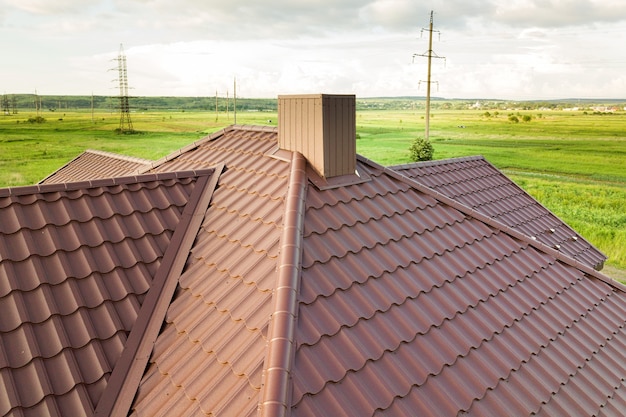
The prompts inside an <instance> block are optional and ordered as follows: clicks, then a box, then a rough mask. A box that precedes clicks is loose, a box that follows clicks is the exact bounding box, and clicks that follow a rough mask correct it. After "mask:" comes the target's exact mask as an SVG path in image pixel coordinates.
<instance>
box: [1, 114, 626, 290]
mask: <svg viewBox="0 0 626 417" xmlns="http://www.w3.org/2000/svg"><path fill="white" fill-rule="evenodd" d="M34 116H36V115H35V114H34V113H33V112H32V111H31V112H28V111H20V112H19V113H18V114H16V115H13V114H11V115H5V116H0V186H19V185H26V184H32V183H35V182H37V181H39V180H41V179H42V178H44V177H45V176H47V175H48V174H50V173H51V172H52V171H54V170H56V169H57V168H59V167H60V166H62V165H63V164H65V163H66V162H68V161H69V160H71V159H72V158H74V157H75V156H77V155H78V154H79V153H81V152H82V151H84V150H85V149H99V150H104V151H109V152H116V153H121V154H126V155H131V156H137V157H142V158H147V159H156V158H159V157H161V156H164V155H166V154H168V153H170V152H171V151H173V150H175V149H178V148H180V147H182V146H184V145H186V144H188V143H190V142H193V141H195V140H197V139H199V138H201V137H203V136H205V135H206V134H208V133H212V132H214V131H216V130H218V129H220V128H223V127H225V126H228V125H230V124H232V123H233V114H232V112H230V113H229V114H228V115H227V114H226V113H225V112H222V113H220V114H219V115H218V116H216V114H215V113H214V112H211V111H206V112H202V111H145V112H136V113H133V114H132V119H133V125H134V128H135V129H136V130H137V131H138V132H139V133H137V134H132V135H125V134H122V135H120V134H116V133H115V128H117V127H118V125H119V116H118V115H117V114H115V113H112V112H111V111H106V110H100V111H95V113H94V115H93V117H92V113H91V112H90V111H87V110H85V111H82V112H81V111H66V112H61V111H56V112H44V113H41V116H43V117H45V119H46V122H45V123H29V122H28V121H27V120H28V119H29V117H34ZM431 116H432V119H431V125H430V127H431V131H430V138H431V141H432V143H433V146H434V148H435V159H443V158H450V157H460V156H469V155H477V154H481V155H484V156H485V157H486V158H487V159H488V160H489V161H490V162H492V163H493V164H494V165H496V166H497V167H498V168H500V169H501V170H503V171H504V172H505V173H506V174H507V175H509V176H510V177H511V178H512V179H513V180H514V181H515V182H517V183H518V184H519V185H520V186H522V187H523V188H524V189H526V190H527V191H528V192H529V193H530V194H531V195H533V196H534V197H535V198H537V199H538V200H539V201H540V202H541V203H542V204H544V205H545V206H546V207H548V208H549V209H550V210H552V211H553V212H554V213H555V214H556V215H557V216H559V217H560V218H562V219H563V220H564V221H566V222H567V223H568V224H570V225H571V226H572V227H573V228H574V229H576V230H577V231H578V232H579V233H581V234H582V235H583V236H585V237H586V238H587V239H588V240H590V241H591V242H592V243H593V244H594V245H596V246H597V247H598V248H599V249H600V250H602V251H603V252H604V253H606V254H607V255H608V256H609V261H608V262H607V267H606V269H605V272H607V273H608V274H610V275H611V276H614V277H617V278H619V279H622V280H626V112H624V111H621V112H616V113H613V114H608V113H598V112H593V111H586V112H584V111H582V110H581V111H570V112H568V111H554V110H532V111H529V110H526V111H525V110H515V109H513V110H503V109H500V110H498V111H493V110H490V111H489V114H487V112H486V110H484V109H482V110H469V109H465V110H442V109H438V110H434V111H433V112H432V114H431ZM511 116H516V118H517V119H519V120H520V121H519V122H518V123H516V122H514V121H511ZM524 116H527V117H526V118H525V119H526V120H528V119H530V120H529V121H524ZM237 123H238V124H255V125H259V124H260V125H268V124H269V125H275V124H276V113H275V112H258V111H255V112H252V111H251V112H239V113H238V114H237ZM423 130H424V118H423V111H419V110H358V111H357V134H358V140H357V150H358V152H359V153H360V154H362V155H364V156H366V157H368V158H370V159H372V160H374V161H376V162H378V163H381V164H383V165H392V164H400V163H405V162H409V159H408V158H409V150H408V149H409V146H410V144H411V142H412V140H413V139H414V138H415V137H417V136H418V135H420V136H421V135H423V134H424V132H423Z"/></svg>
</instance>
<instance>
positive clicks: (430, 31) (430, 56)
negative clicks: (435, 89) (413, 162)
mask: <svg viewBox="0 0 626 417" xmlns="http://www.w3.org/2000/svg"><path fill="white" fill-rule="evenodd" d="M424 31H427V32H428V51H426V52H424V53H423V54H413V60H415V57H416V56H423V57H426V58H428V79H427V81H425V82H426V129H425V138H426V140H428V139H429V136H430V86H431V84H433V81H431V65H432V60H433V58H440V59H444V60H445V58H444V57H442V56H439V55H437V54H436V53H435V52H434V51H433V33H435V32H436V33H439V31H438V30H433V12H432V10H431V11H430V26H429V27H428V29H422V32H421V33H424ZM423 82H424V81H422V80H420V81H419V83H418V86H419V84H421V83H423ZM435 82H436V81H435ZM437 84H438V82H437Z"/></svg>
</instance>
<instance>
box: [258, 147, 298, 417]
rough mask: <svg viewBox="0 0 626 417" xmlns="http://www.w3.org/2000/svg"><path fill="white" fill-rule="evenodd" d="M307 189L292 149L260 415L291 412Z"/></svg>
mask: <svg viewBox="0 0 626 417" xmlns="http://www.w3.org/2000/svg"><path fill="white" fill-rule="evenodd" d="M306 189H307V175H306V159H305V158H304V156H303V155H302V154H300V153H298V152H293V154H292V163H291V173H290V177H289V191H288V193H287V200H286V203H285V221H284V226H283V232H282V236H281V248H280V258H279V262H278V277H277V284H276V290H275V291H274V308H273V310H272V311H273V313H272V316H271V318H270V328H269V335H268V346H267V354H266V359H265V369H264V371H263V373H264V378H265V381H264V384H263V388H262V393H261V394H262V396H261V404H260V407H259V415H260V416H261V417H270V416H271V417H284V416H289V415H291V404H290V402H291V401H290V398H291V389H290V388H291V372H292V368H293V361H294V357H295V352H296V346H295V328H296V322H297V311H298V291H299V287H300V268H301V264H302V236H303V230H304V229H303V228H304V212H305V198H306Z"/></svg>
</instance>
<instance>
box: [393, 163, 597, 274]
mask: <svg viewBox="0 0 626 417" xmlns="http://www.w3.org/2000/svg"><path fill="white" fill-rule="evenodd" d="M392 169H394V170H396V171H398V172H400V173H402V174H403V175H406V176H408V177H409V178H412V179H414V180H416V181H418V182H420V183H421V184H424V185H426V186H428V187H430V188H432V189H433V190H435V191H437V192H440V193H442V194H443V195H445V196H447V197H450V198H452V199H454V200H456V201H458V202H460V203H462V204H464V205H466V206H468V207H470V208H472V209H474V210H476V211H479V212H480V213H483V214H486V215H487V216H489V217H492V218H494V219H496V220H498V221H500V222H501V223H503V224H505V225H507V226H509V227H512V228H514V229H516V230H519V231H521V232H522V233H524V234H526V235H527V236H529V237H531V238H533V239H536V240H538V241H539V242H541V243H544V244H546V245H548V246H550V247H552V248H555V249H558V250H560V251H562V252H563V253H564V254H566V255H568V256H570V257H572V258H574V259H576V260H578V261H580V262H582V263H584V264H586V265H589V266H591V267H592V268H595V269H597V270H601V269H602V267H603V266H604V262H605V261H606V259H607V257H606V255H604V254H603V253H602V252H601V251H600V250H599V249H598V248H596V247H594V246H593V245H592V244H591V243H589V242H588V241H587V240H585V239H584V238H583V237H582V236H581V235H579V234H578V233H576V231H574V230H573V229H572V228H571V227H570V226H568V225H567V224H566V223H564V222H563V221H562V220H561V219H559V218H558V217H557V216H555V215H554V214H553V213H552V212H550V211H549V210H548V209H547V208H546V207H544V206H543V205H541V204H540V203H539V202H538V201H537V200H535V199H534V198H533V197H531V196H530V195H529V194H528V193H527V192H525V191H524V190H523V189H522V188H520V187H519V186H517V185H516V184H515V183H514V182H513V181H511V180H510V179H509V178H507V177H506V176H505V175H504V174H503V173H502V172H501V171H500V170H498V169H497V168H496V167H495V166H493V165H492V164H491V163H489V162H488V161H487V160H486V159H485V158H483V157H482V156H473V157H463V158H452V159H445V160H440V161H426V162H416V163H412V164H406V165H398V166H395V167H392Z"/></svg>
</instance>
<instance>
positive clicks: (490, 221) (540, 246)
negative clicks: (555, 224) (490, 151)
mask: <svg viewBox="0 0 626 417" xmlns="http://www.w3.org/2000/svg"><path fill="white" fill-rule="evenodd" d="M357 159H358V160H359V161H361V162H362V163H364V164H368V165H370V166H372V167H376V168H378V169H381V170H382V171H383V172H385V173H386V174H388V175H390V176H391V177H393V178H395V179H397V180H399V181H402V182H404V183H405V184H407V185H409V186H410V187H412V188H414V189H416V190H418V191H420V192H422V193H425V194H427V195H429V196H431V197H433V198H434V199H436V200H438V201H440V202H442V203H444V204H447V205H449V206H451V207H452V208H454V209H456V210H458V211H460V212H461V213H464V214H466V215H468V216H471V217H473V218H475V219H477V220H479V221H481V222H483V223H485V224H487V225H489V226H491V227H495V228H496V229H499V230H501V231H503V232H504V233H506V234H508V235H510V236H513V237H514V238H516V239H518V240H520V241H522V242H524V243H526V244H528V245H529V246H532V247H534V248H535V249H537V250H539V251H541V252H544V253H547V254H549V255H551V256H554V257H555V258H556V259H557V260H558V261H561V262H563V263H565V264H567V265H569V266H572V267H574V268H577V269H579V270H580V271H582V272H584V273H585V274H587V275H591V276H592V277H594V278H597V279H599V280H600V281H602V282H604V283H606V284H608V285H610V286H611V287H613V288H615V289H618V290H620V291H623V292H626V285H624V284H622V283H620V282H618V281H615V280H613V279H611V278H609V277H607V276H606V275H604V274H602V273H601V272H599V271H596V270H595V269H593V268H592V267H590V266H587V265H585V264H584V263H582V262H580V261H577V260H576V259H574V258H572V257H570V256H568V255H566V254H564V253H562V252H560V251H558V250H556V249H553V248H551V247H550V246H548V245H546V244H544V243H541V242H539V241H537V240H534V239H532V238H531V237H530V236H527V235H526V234H524V233H522V232H519V231H517V230H515V229H514V228H512V227H510V226H507V225H506V224H504V223H501V222H500V221H498V220H496V219H494V218H492V217H489V216H487V215H486V214H482V213H480V212H479V211H477V210H475V209H473V208H471V207H468V206H466V205H465V204H462V203H460V202H458V201H456V200H454V199H452V198H450V197H448V196H446V195H444V194H442V193H440V192H438V191H436V190H434V189H432V188H430V187H428V186H426V185H423V184H421V183H419V182H418V181H415V180H413V179H411V178H409V177H407V176H405V175H402V173H401V172H399V171H395V170H394V169H393V168H390V167H384V166H382V165H380V164H378V163H376V162H374V161H372V160H370V159H367V158H365V157H363V156H361V155H357Z"/></svg>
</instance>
